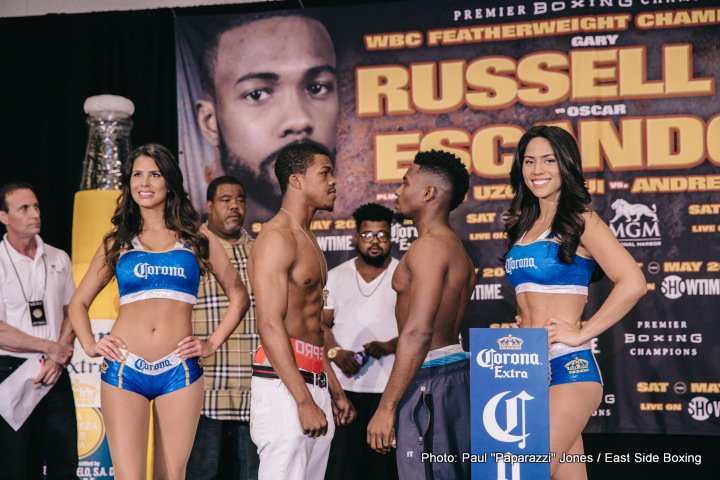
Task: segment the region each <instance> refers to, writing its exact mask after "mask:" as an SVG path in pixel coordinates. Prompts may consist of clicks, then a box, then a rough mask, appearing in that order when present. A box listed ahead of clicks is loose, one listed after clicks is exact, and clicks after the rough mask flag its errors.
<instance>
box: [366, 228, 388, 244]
mask: <svg viewBox="0 0 720 480" xmlns="http://www.w3.org/2000/svg"><path fill="white" fill-rule="evenodd" d="M360 238H362V241H363V242H365V243H370V242H372V239H373V238H377V241H378V242H380V243H382V242H387V241H389V240H390V232H386V231H385V230H380V231H379V232H371V231H367V232H360Z"/></svg>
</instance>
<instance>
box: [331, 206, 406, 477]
mask: <svg viewBox="0 0 720 480" xmlns="http://www.w3.org/2000/svg"><path fill="white" fill-rule="evenodd" d="M353 218H354V219H355V225H356V228H357V236H356V237H355V242H356V248H357V252H358V256H357V257H355V258H353V259H350V260H348V261H347V262H345V263H342V264H340V265H338V266H337V267H335V268H333V269H332V270H330V273H329V274H328V283H327V287H328V291H329V292H330V294H329V295H328V302H327V305H326V306H325V310H324V311H323V324H324V332H325V349H326V351H327V356H328V358H329V359H330V361H331V362H332V363H334V365H333V369H334V370H335V375H336V376H337V378H338V380H339V381H340V385H342V388H343V390H345V394H346V395H347V397H348V400H350V402H351V403H352V404H353V406H355V409H356V410H357V415H358V416H357V419H356V420H355V421H354V422H353V423H351V424H350V425H346V426H338V427H337V429H336V430H335V436H334V437H333V440H332V445H331V448H330V460H329V462H328V470H327V474H326V475H325V479H326V480H334V479H338V480H351V479H358V480H359V479H363V480H372V479H378V480H392V479H394V478H397V466H396V464H395V452H391V453H390V454H387V455H382V454H379V453H376V452H374V451H372V450H371V449H370V447H369V446H368V444H367V442H366V441H365V429H366V428H367V424H368V423H369V422H370V419H371V418H372V416H373V415H374V414H375V410H377V407H378V403H379V402H380V397H381V396H382V392H383V391H384V390H385V385H386V384H387V381H388V378H390V372H391V371H392V367H393V361H394V360H395V345H396V344H397V335H398V329H397V321H396V320H395V299H396V294H395V291H394V290H393V289H392V283H391V280H392V277H393V273H395V268H396V267H397V265H398V261H397V260H396V259H395V258H393V257H391V256H390V225H391V224H392V219H393V212H392V211H391V210H390V209H389V208H387V207H383V206H382V205H379V204H377V203H368V204H365V205H363V206H361V207H360V208H358V209H356V210H355V211H354V212H353Z"/></svg>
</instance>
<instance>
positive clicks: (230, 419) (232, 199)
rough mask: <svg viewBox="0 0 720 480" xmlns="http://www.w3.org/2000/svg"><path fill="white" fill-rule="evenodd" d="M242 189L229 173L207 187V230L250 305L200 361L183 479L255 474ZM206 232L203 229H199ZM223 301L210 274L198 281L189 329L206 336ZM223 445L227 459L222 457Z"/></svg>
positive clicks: (247, 240) (255, 340) (253, 339)
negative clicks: (201, 391) (200, 395)
mask: <svg viewBox="0 0 720 480" xmlns="http://www.w3.org/2000/svg"><path fill="white" fill-rule="evenodd" d="M245 202H246V198H245V188H244V187H243V185H242V184H241V183H240V181H239V180H237V179H236V178H235V177H231V176H223V177H218V178H216V179H215V180H213V181H212V182H210V185H208V189H207V202H206V204H205V206H206V209H207V212H208V221H207V228H208V230H210V232H211V233H212V234H214V235H215V236H216V237H217V238H218V240H219V241H220V243H221V244H222V246H223V247H225V251H226V252H227V254H228V256H229V257H230V262H231V263H232V264H233V266H234V267H235V269H236V270H237V271H238V273H239V274H240V278H241V280H242V281H243V283H244V284H245V288H247V291H248V294H249V295H250V308H249V309H248V311H247V313H246V314H245V318H244V319H243V321H242V322H241V323H240V325H239V326H238V328H237V329H236V330H235V332H233V333H232V335H230V336H229V337H228V339H227V341H225V343H223V344H222V345H221V346H220V348H218V350H217V351H216V352H215V355H213V356H212V357H209V358H207V359H205V360H204V361H203V367H204V369H205V397H204V400H203V407H202V412H201V415H200V422H199V423H198V429H197V433H196V435H195V443H194V444H193V448H192V452H191V453H190V459H189V461H188V466H187V478H192V479H194V480H203V479H213V478H218V475H219V474H220V473H221V470H222V471H223V472H227V473H231V474H232V478H237V479H241V480H253V479H257V478H258V467H259V464H260V459H259V457H258V454H257V447H255V444H254V443H253V442H252V439H251V438H250V424H249V422H250V379H251V374H252V358H253V355H254V353H255V350H256V349H257V347H258V345H259V340H260V337H259V335H258V333H257V321H256V317H255V301H254V299H253V294H252V288H251V286H250V282H249V281H248V275H247V259H248V257H249V256H250V251H251V249H252V246H253V243H254V240H253V239H252V237H250V235H249V234H248V232H247V231H246V230H245V229H244V228H243V221H244V219H245V211H246V210H245V208H246V206H245V205H246V203H245ZM205 233H206V234H207V232H205ZM227 306H228V300H227V297H226V296H225V293H224V292H223V290H222V288H221V287H220V285H219V284H218V282H217V280H216V279H215V277H214V276H212V275H209V276H208V278H207V279H206V280H205V281H203V282H201V283H200V291H199V293H198V297H197V303H196V304H195V307H194V309H193V333H194V334H195V335H197V336H198V337H200V338H206V337H207V336H209V335H210V333H212V332H213V331H214V330H215V327H217V325H218V324H219V323H220V320H221V319H222V316H223V314H224V312H225V310H226V309H227ZM227 444H229V450H230V452H231V458H230V459H228V460H229V461H227V460H226V459H225V458H222V455H221V454H222V453H223V451H226V449H225V448H224V446H225V445H227Z"/></svg>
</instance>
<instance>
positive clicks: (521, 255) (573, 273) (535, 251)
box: [505, 230, 595, 295]
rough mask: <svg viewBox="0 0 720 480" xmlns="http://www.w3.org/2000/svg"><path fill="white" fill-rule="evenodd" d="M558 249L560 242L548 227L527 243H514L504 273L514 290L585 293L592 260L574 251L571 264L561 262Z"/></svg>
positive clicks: (591, 271)
mask: <svg viewBox="0 0 720 480" xmlns="http://www.w3.org/2000/svg"><path fill="white" fill-rule="evenodd" d="M520 241H522V239H520ZM559 251H560V244H559V243H558V242H557V240H556V239H555V238H553V237H552V236H551V233H550V231H549V230H548V231H547V232H545V233H544V234H542V235H540V238H538V240H536V241H534V242H532V243H529V244H527V245H520V244H519V243H516V244H515V245H514V246H513V247H512V248H511V249H510V251H509V252H508V254H507V257H506V258H505V275H506V276H507V279H508V281H509V282H510V284H511V285H512V286H513V288H515V293H522V292H540V293H574V294H578V295H587V293H588V285H590V278H591V277H592V274H593V271H594V270H595V260H593V259H592V258H587V257H583V256H581V255H579V254H576V255H575V258H574V259H573V261H572V263H563V262H561V261H560V259H559V258H558V252H559Z"/></svg>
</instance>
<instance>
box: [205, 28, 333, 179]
mask: <svg viewBox="0 0 720 480" xmlns="http://www.w3.org/2000/svg"><path fill="white" fill-rule="evenodd" d="M215 65H216V66H215V71H214V85H215V100H214V101H213V102H210V103H211V105H209V107H211V111H209V109H208V110H205V111H206V112H208V111H209V114H206V115H203V112H204V110H203V107H202V105H199V108H198V113H199V116H200V123H201V125H202V126H204V128H203V134H204V135H205V137H206V138H207V139H208V140H209V141H210V142H211V143H213V144H214V145H215V146H216V147H218V150H219V152H220V157H221V161H222V166H223V169H224V170H225V172H226V173H230V174H235V175H238V176H241V177H242V176H245V175H249V176H250V177H251V178H253V179H256V178H263V179H266V180H267V179H271V180H273V183H275V182H274V174H273V165H274V163H275V156H276V153H277V152H278V151H279V150H280V149H282V148H283V147H284V146H286V145H288V144H290V143H294V142H302V141H313V142H316V143H319V144H321V145H323V146H324V147H325V148H327V149H328V150H329V151H331V152H332V151H334V150H335V135H336V127H337V119H338V111H339V105H338V93H337V80H336V75H335V51H334V48H333V44H332V40H331V39H330V36H329V35H328V33H327V31H326V30H325V28H324V27H323V26H322V25H321V24H320V23H318V22H317V21H315V20H311V19H307V18H301V17H274V18H269V19H263V20H259V21H256V22H252V23H249V24H246V25H243V26H240V27H236V28H234V29H231V30H228V31H227V32H225V33H224V34H223V35H222V36H221V37H220V40H219V43H218V48H217V61H216V63H215ZM201 103H202V102H201ZM213 127H214V130H215V133H216V134H215V135H213Z"/></svg>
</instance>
